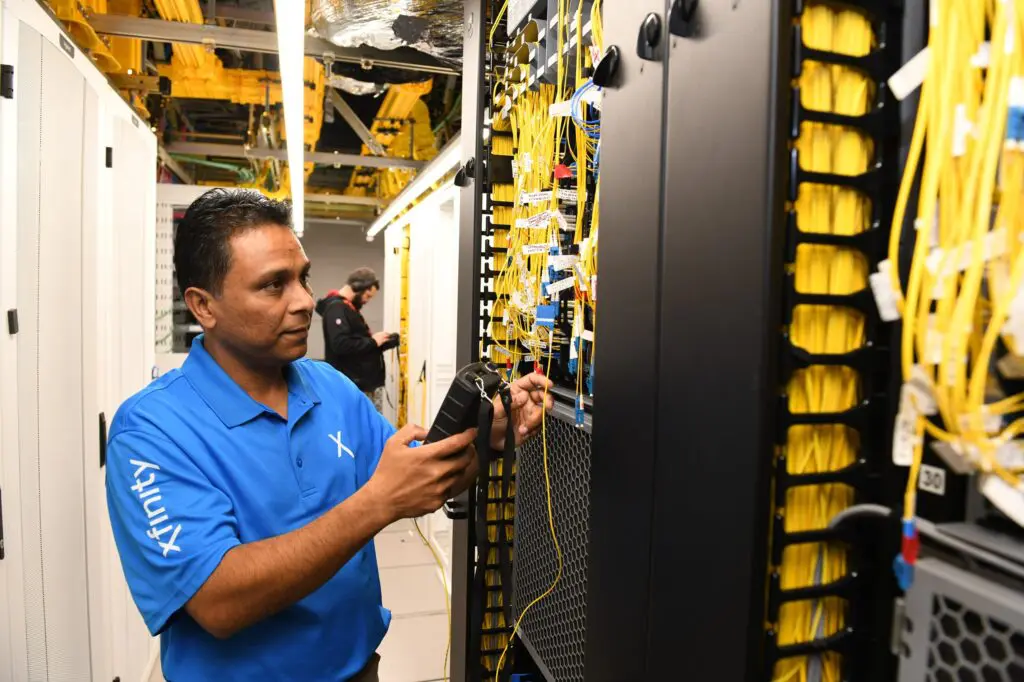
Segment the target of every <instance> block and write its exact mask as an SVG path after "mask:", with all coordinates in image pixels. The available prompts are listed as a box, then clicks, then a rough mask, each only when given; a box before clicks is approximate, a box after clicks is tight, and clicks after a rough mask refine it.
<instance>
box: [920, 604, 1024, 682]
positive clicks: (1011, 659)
mask: <svg viewBox="0 0 1024 682" xmlns="http://www.w3.org/2000/svg"><path fill="white" fill-rule="evenodd" d="M927 680H928V682H953V680H957V681H963V682H971V681H973V680H977V681H978V682H1018V681H1024V633H1021V632H1020V631H1019V630H1016V629H1014V628H1011V627H1010V626H1009V625H1007V624H1006V623H1004V622H1002V621H1001V620H999V619H997V618H992V617H990V616H987V615H985V614H982V613H979V612H978V611H976V610H974V609H971V608H967V607H965V606H964V605H963V604H961V603H960V602H958V601H956V600H955V599H952V598H950V597H942V596H936V597H934V598H933V600H932V621H931V632H930V633H929V635H928V678H927Z"/></svg>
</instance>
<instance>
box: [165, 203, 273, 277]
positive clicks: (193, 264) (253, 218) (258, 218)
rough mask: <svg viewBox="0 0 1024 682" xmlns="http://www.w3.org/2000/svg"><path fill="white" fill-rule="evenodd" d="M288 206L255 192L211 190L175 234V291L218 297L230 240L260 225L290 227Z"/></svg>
mask: <svg viewBox="0 0 1024 682" xmlns="http://www.w3.org/2000/svg"><path fill="white" fill-rule="evenodd" d="M291 223H292V209H291V205H290V204H288V203H286V202H283V201H274V200H273V199H268V198H267V197H265V196H264V195H263V194H261V193H259V192H257V191H255V190H226V189H211V190H210V191H209V192H206V193H204V194H203V195H202V196H201V197H199V198H198V199H196V200H195V201H193V202H192V205H191V206H189V207H188V210H187V211H185V217H184V218H182V220H181V222H180V223H178V227H177V231H176V233H175V235H174V270H175V274H176V276H177V278H178V290H179V291H181V293H182V294H184V293H185V290H186V289H188V288H189V287H198V288H200V289H205V290H207V291H209V292H211V293H213V294H219V293H220V288H221V286H222V285H223V284H224V277H225V276H226V275H227V274H228V268H229V267H230V265H231V246H230V244H229V242H230V241H231V238H232V237H233V236H235V235H236V234H238V233H240V232H244V231H246V230H251V229H253V228H255V227H259V226H261V225H283V226H285V227H291Z"/></svg>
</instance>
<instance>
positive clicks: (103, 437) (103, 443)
mask: <svg viewBox="0 0 1024 682" xmlns="http://www.w3.org/2000/svg"><path fill="white" fill-rule="evenodd" d="M106 465H107V415H106V414H104V413H103V412H100V469H102V468H103V467H105V466H106Z"/></svg>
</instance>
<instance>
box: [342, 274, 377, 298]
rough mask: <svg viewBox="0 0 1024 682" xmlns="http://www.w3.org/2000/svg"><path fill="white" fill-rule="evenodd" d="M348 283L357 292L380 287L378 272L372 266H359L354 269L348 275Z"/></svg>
mask: <svg viewBox="0 0 1024 682" xmlns="http://www.w3.org/2000/svg"><path fill="white" fill-rule="evenodd" d="M347 284H348V285H349V286H350V287H352V291H354V292H356V293H357V294H361V293H362V292H364V291H366V290H367V289H380V281H379V280H378V279H377V273H376V272H374V271H373V270H372V269H370V268H357V269H355V270H353V271H352V272H351V274H349V276H348V282H347Z"/></svg>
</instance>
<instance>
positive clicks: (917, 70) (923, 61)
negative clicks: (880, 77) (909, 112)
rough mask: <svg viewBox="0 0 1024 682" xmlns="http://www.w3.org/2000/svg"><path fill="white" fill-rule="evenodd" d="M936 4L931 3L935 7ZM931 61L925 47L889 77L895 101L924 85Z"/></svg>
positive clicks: (902, 98) (904, 97)
mask: <svg viewBox="0 0 1024 682" xmlns="http://www.w3.org/2000/svg"><path fill="white" fill-rule="evenodd" d="M935 4H936V3H932V5H935ZM930 61H931V49H930V48H928V47H925V48H924V49H923V50H921V51H920V52H918V53H917V54H916V55H914V56H913V57H911V58H910V61H908V62H907V63H906V64H904V65H903V66H902V67H900V70H899V71H897V72H896V73H894V74H893V75H892V76H890V77H889V89H890V90H892V94H893V97H895V98H896V99H897V100H900V101H902V100H904V99H906V97H907V95H909V94H910V93H912V92H914V90H917V89H918V88H919V87H921V84H922V83H924V77H925V75H926V74H927V73H928V64H929V62H930Z"/></svg>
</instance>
